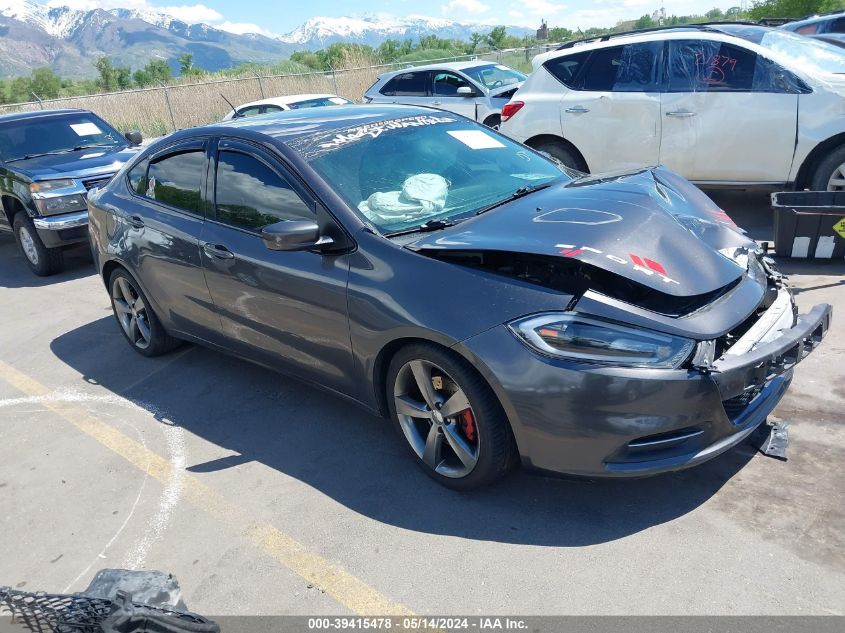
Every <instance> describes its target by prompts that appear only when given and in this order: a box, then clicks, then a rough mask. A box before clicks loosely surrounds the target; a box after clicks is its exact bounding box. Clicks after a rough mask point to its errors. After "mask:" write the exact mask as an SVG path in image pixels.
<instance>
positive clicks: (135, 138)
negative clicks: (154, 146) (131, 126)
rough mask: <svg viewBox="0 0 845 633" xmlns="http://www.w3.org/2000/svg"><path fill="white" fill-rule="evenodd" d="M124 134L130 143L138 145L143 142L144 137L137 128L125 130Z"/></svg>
mask: <svg viewBox="0 0 845 633" xmlns="http://www.w3.org/2000/svg"><path fill="white" fill-rule="evenodd" d="M124 136H125V137H126V140H127V141H129V144H130V145H140V144H141V143H143V142H144V137H143V136H142V135H141V133H140V132H138V131H137V130H135V131H132V132H127V133H126V134H124Z"/></svg>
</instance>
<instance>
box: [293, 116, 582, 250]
mask: <svg viewBox="0 0 845 633" xmlns="http://www.w3.org/2000/svg"><path fill="white" fill-rule="evenodd" d="M288 144H289V145H290V146H291V147H292V148H293V149H294V150H296V151H297V152H298V153H299V154H300V155H302V157H303V158H304V159H305V160H307V161H308V162H309V164H310V165H311V166H312V167H313V168H314V169H315V170H316V171H317V172H318V173H319V174H320V175H321V176H322V177H323V178H324V179H325V180H326V181H327V182H328V183H329V184H330V185H331V186H332V187H333V188H334V189H335V190H336V191H337V192H338V193H339V194H340V195H341V196H342V197H343V198H344V199H345V200H346V202H348V203H349V205H350V206H351V207H352V208H353V209H355V210H357V212H358V213H359V215H360V216H361V217H362V218H363V219H364V220H365V221H368V222H369V223H371V224H372V225H374V226H375V227H376V228H377V229H378V230H379V231H380V232H381V233H384V234H390V233H397V232H403V231H407V230H409V229H413V228H416V227H419V226H420V225H423V224H425V223H431V222H432V221H438V220H439V221H441V222H440V225H441V226H442V225H443V224H446V223H451V222H455V221H458V220H460V219H463V218H466V217H469V216H471V215H474V214H475V213H477V212H479V211H481V210H483V209H485V208H486V207H488V206H490V205H493V204H495V203H497V202H501V201H503V200H508V199H509V198H510V197H511V196H513V195H514V194H515V193H516V194H517V195H519V194H520V193H525V192H527V191H530V189H527V188H530V187H534V186H537V185H540V186H542V185H546V184H549V183H551V182H552V181H555V180H564V179H565V180H567V181H568V180H569V179H570V178H569V176H567V175H565V174H564V173H563V172H562V171H561V169H560V168H559V167H558V166H557V165H556V164H555V163H554V162H552V161H550V160H548V159H546V158H545V157H543V156H541V155H539V154H537V153H535V152H534V151H532V150H530V149H528V148H526V147H524V146H523V145H519V144H517V143H515V142H513V141H510V140H508V139H507V138H505V137H503V136H501V135H499V134H496V133H495V132H493V131H491V130H489V129H488V128H485V127H482V126H480V125H478V124H476V123H472V122H470V121H466V120H463V119H459V118H457V117H454V116H451V115H447V114H436V115H435V114H425V115H417V116H407V117H402V118H397V119H389V120H385V121H377V122H374V123H367V124H362V125H359V126H356V127H351V128H347V129H342V130H333V131H331V132H322V133H317V134H309V135H307V136H304V137H300V138H297V139H294V140H292V141H290V142H289V143H288Z"/></svg>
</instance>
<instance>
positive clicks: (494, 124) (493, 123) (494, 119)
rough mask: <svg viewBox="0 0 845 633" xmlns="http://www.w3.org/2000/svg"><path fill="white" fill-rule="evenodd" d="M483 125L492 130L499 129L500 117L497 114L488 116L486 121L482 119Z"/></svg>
mask: <svg viewBox="0 0 845 633" xmlns="http://www.w3.org/2000/svg"><path fill="white" fill-rule="evenodd" d="M484 125H486V126H487V127H491V128H493V129H494V130H498V129H499V127H500V126H501V125H502V117H500V116H499V115H498V114H493V115H491V116H488V117H487V118H486V119H484Z"/></svg>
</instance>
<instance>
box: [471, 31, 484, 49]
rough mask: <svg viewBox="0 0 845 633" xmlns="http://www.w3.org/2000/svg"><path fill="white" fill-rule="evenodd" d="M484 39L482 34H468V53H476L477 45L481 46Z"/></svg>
mask: <svg viewBox="0 0 845 633" xmlns="http://www.w3.org/2000/svg"><path fill="white" fill-rule="evenodd" d="M485 39H486V38H485V36H484V33H477V32H472V33H470V35H469V44H470V46H469V52H470V53H474V52H475V51H476V49H477V48H478V45H479V44H482V43H483V42H484V40H485Z"/></svg>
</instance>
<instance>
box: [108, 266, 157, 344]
mask: <svg viewBox="0 0 845 633" xmlns="http://www.w3.org/2000/svg"><path fill="white" fill-rule="evenodd" d="M112 303H113V304H114V311H115V314H116V315H117V320H118V321H120V326H121V327H122V328H123V332H124V333H125V334H126V337H127V338H128V339H129V340H130V342H131V343H132V344H133V345H134V346H135V347H137V348H139V349H147V348H148V347H149V346H150V341H151V340H152V330H151V329H150V321H149V317H148V315H147V306H146V304H145V303H144V299H143V298H142V297H141V294H140V293H139V292H138V289H137V288H135V286H134V285H133V284H132V282H131V281H129V280H128V279H127V278H126V277H123V276H119V277H116V278H115V280H114V283H113V284H112Z"/></svg>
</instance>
